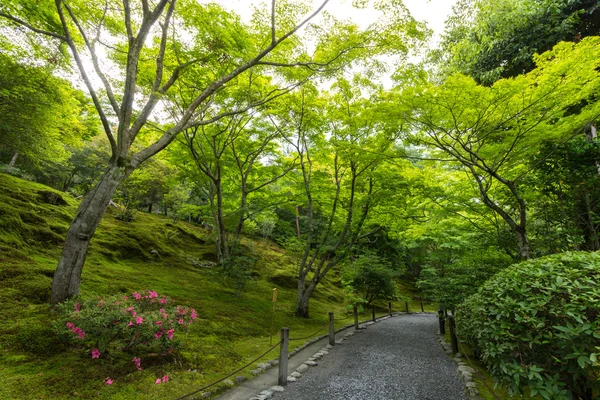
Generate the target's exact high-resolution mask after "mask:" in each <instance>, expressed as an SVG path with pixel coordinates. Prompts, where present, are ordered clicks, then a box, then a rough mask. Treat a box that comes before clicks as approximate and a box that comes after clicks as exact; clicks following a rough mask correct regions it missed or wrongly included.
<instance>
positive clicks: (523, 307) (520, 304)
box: [456, 253, 600, 400]
mask: <svg viewBox="0 0 600 400" xmlns="http://www.w3.org/2000/svg"><path fill="white" fill-rule="evenodd" d="M599 316H600V255H599V254H597V253H563V254H559V255H553V256H548V257H543V258H539V259H536V260H531V261H527V262H523V263H520V264H516V265H514V266H512V267H510V268H508V269H506V270H504V271H502V272H500V273H498V274H497V275H496V276H494V277H493V278H492V279H490V280H488V281H487V282H486V283H485V284H484V285H483V286H482V287H481V288H480V289H479V291H478V293H477V294H475V295H473V296H471V297H469V298H468V299H467V300H466V301H465V302H464V303H462V304H461V305H460V306H459V307H458V309H457V312H456V321H457V328H458V334H459V337H460V338H461V340H463V341H467V342H468V343H470V344H471V345H473V346H474V348H475V349H476V350H477V351H478V352H479V353H480V354H481V357H482V359H483V361H484V362H485V363H486V364H487V366H488V367H489V369H490V371H491V373H492V375H493V376H494V377H495V378H496V379H497V380H498V381H499V382H501V383H503V384H505V385H507V386H508V387H509V389H510V390H511V392H519V391H522V390H523V389H525V388H528V389H529V390H530V391H531V394H532V395H535V394H539V395H541V396H542V397H543V398H544V399H553V400H558V399H573V398H580V399H585V400H592V399H594V398H598V397H595V396H597V395H598V392H596V391H597V390H598V389H600V387H599V384H598V379H597V374H598V373H599V372H600V363H599V362H598V356H599V355H600V319H599Z"/></svg>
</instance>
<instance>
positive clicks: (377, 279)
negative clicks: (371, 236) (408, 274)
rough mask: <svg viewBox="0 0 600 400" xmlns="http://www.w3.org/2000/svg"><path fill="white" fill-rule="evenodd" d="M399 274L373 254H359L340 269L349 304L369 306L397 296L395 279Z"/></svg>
mask: <svg viewBox="0 0 600 400" xmlns="http://www.w3.org/2000/svg"><path fill="white" fill-rule="evenodd" d="M399 275H400V272H399V271H397V270H394V269H392V265H390V263H389V262H387V261H386V260H385V259H382V258H380V257H379V256H377V255H375V254H373V253H369V252H367V253H364V254H360V255H359V256H357V257H356V258H354V259H353V260H351V261H348V262H346V263H345V265H344V266H343V267H342V284H343V285H344V287H345V289H346V292H347V293H348V296H347V300H348V302H349V303H350V304H363V303H364V304H366V305H370V304H372V303H373V302H374V301H375V300H384V299H385V300H393V299H395V298H396V295H397V290H398V288H397V285H396V282H395V279H397V278H398V276H399Z"/></svg>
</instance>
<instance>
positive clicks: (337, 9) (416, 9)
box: [203, 0, 456, 40]
mask: <svg viewBox="0 0 600 400" xmlns="http://www.w3.org/2000/svg"><path fill="white" fill-rule="evenodd" d="M203 1H207V2H209V1H215V2H217V3H220V4H222V5H223V6H225V7H226V8H228V9H230V10H234V11H235V12H236V13H238V14H239V15H240V16H242V18H244V19H248V18H249V17H250V15H251V9H252V6H255V5H259V4H261V3H265V2H266V1H265V0H203ZM322 1H323V0H312V2H313V6H314V8H316V7H318V6H319V5H320V4H322ZM454 3H456V0H404V4H405V5H406V7H408V9H409V10H410V12H411V15H412V16H413V17H414V18H415V19H416V20H418V21H425V22H426V23H427V26H428V27H429V28H430V29H432V30H433V31H434V38H433V40H435V39H436V38H437V37H438V36H439V35H440V34H441V33H442V32H443V31H444V21H445V20H446V18H447V17H448V15H449V14H450V12H451V11H452V6H453V5H454ZM325 10H326V11H328V12H329V13H331V14H333V15H334V16H336V17H338V18H340V19H345V18H350V19H352V20H354V21H355V22H356V23H358V24H359V25H360V26H361V27H366V26H367V25H369V24H370V23H372V22H374V21H375V19H376V18H377V17H378V14H377V12H376V11H375V10H368V9H367V10H357V9H355V8H354V7H352V1H351V0H330V1H329V3H328V4H327V6H325Z"/></svg>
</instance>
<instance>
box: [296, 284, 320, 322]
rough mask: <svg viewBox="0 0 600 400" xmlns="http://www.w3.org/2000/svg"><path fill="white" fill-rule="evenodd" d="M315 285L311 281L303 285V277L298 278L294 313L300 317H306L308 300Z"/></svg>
mask: <svg viewBox="0 0 600 400" xmlns="http://www.w3.org/2000/svg"><path fill="white" fill-rule="evenodd" d="M315 287H316V285H314V284H313V283H312V282H311V283H310V285H308V287H305V286H304V279H299V280H298V300H297V301H296V315H297V316H298V317H302V318H308V317H309V313H308V302H309V300H310V297H311V296H312V293H313V291H314V290H315Z"/></svg>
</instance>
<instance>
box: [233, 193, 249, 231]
mask: <svg viewBox="0 0 600 400" xmlns="http://www.w3.org/2000/svg"><path fill="white" fill-rule="evenodd" d="M247 204H248V193H246V183H245V182H242V198H241V199H240V218H239V219H238V224H237V228H236V230H235V237H236V239H237V240H239V238H240V235H241V234H242V229H243V228H244V222H245V221H246V206H247Z"/></svg>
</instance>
